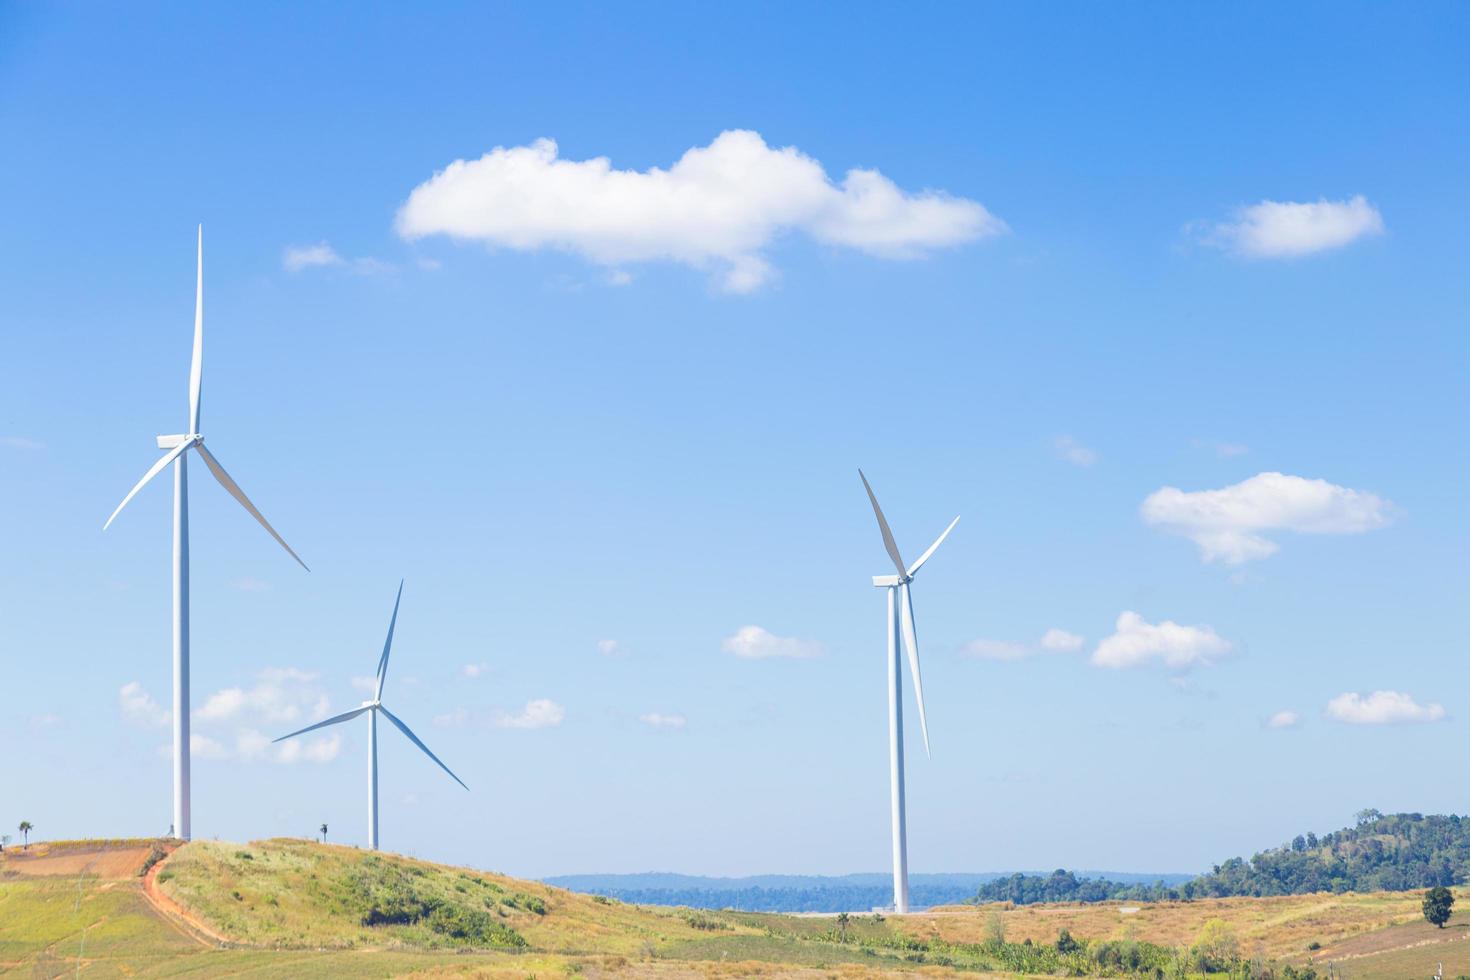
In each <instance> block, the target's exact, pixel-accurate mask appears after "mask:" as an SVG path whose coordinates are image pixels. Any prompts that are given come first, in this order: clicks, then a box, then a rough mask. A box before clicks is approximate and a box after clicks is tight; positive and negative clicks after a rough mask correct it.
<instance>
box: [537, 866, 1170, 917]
mask: <svg viewBox="0 0 1470 980" xmlns="http://www.w3.org/2000/svg"><path fill="white" fill-rule="evenodd" d="M1084 873H1085V874H1088V875H1091V876H1094V877H1106V878H1108V879H1109V880H1112V881H1122V882H1155V881H1159V880H1163V881H1164V882H1165V883H1166V884H1178V883H1181V882H1184V881H1187V880H1189V878H1190V875H1184V874H1166V875H1144V874H1137V873H1130V872H1106V871H1104V872H1084ZM1002 877H1004V874H1003V873H1002V872H996V871H988V872H976V873H970V874H960V873H956V874H911V875H909V896H910V901H911V904H912V905H913V906H914V907H915V908H929V907H932V906H935V905H955V904H958V903H961V902H964V901H968V900H969V899H971V898H972V897H973V896H974V895H975V893H976V890H977V889H979V888H981V887H983V886H984V885H986V884H987V883H988V882H991V881H994V880H996V879H999V878H1002ZM545 881H546V883H547V884H548V885H555V886H556V887H558V888H566V889H569V890H571V891H577V892H585V893H588V894H592V895H604V896H606V897H608V898H616V899H618V900H620V901H624V902H632V903H635V904H639V905H683V906H687V907H689V908H705V909H725V908H729V909H740V910H742V911H754V912H850V911H853V910H860V909H870V908H878V907H880V906H886V905H891V904H892V903H893V877H892V875H891V874H889V873H887V872H873V873H864V874H850V875H836V876H824V875H752V876H750V877H744V878H712V877H704V876H701V875H681V874H669V873H659V872H648V873H645V874H583V875H558V876H556V877H552V878H547V879H545Z"/></svg>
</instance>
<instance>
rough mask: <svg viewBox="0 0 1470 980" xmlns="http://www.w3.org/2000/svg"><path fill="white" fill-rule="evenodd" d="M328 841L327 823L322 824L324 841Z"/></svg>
mask: <svg viewBox="0 0 1470 980" xmlns="http://www.w3.org/2000/svg"><path fill="white" fill-rule="evenodd" d="M326 842H327V825H326V824H322V843H323V844H325V843H326Z"/></svg>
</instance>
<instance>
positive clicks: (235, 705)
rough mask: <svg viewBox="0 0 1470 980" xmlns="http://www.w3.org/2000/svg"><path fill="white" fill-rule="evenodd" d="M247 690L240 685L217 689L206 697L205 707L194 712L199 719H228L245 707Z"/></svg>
mask: <svg viewBox="0 0 1470 980" xmlns="http://www.w3.org/2000/svg"><path fill="white" fill-rule="evenodd" d="M246 700H247V699H246V697H245V692H244V691H242V690H241V689H240V688H238V687H227V688H225V689H224V690H222V691H215V692H214V693H213V694H211V695H210V696H209V697H208V698H207V699H205V702H204V707H202V708H199V709H197V710H196V711H195V712H194V717H195V719H196V720H199V721H226V720H228V719H230V718H233V717H235V715H238V714H239V713H240V711H241V710H242V709H243V708H244V707H245V703H246Z"/></svg>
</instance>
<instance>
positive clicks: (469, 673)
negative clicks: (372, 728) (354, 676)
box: [375, 663, 490, 689]
mask: <svg viewBox="0 0 1470 980" xmlns="http://www.w3.org/2000/svg"><path fill="white" fill-rule="evenodd" d="M489 672H490V665H489V664H487V663H478V664H465V665H464V666H463V667H461V668H459V676H461V677H480V676H482V675H484V674H488V673H489ZM375 689H376V688H375Z"/></svg>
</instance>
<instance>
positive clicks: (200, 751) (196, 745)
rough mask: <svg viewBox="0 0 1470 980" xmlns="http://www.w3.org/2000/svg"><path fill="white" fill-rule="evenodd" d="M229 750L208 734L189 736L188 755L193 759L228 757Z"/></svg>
mask: <svg viewBox="0 0 1470 980" xmlns="http://www.w3.org/2000/svg"><path fill="white" fill-rule="evenodd" d="M229 755H230V753H229V750H228V749H226V748H225V747H224V746H223V745H222V744H220V743H219V742H218V741H216V740H215V739H212V738H210V737H209V736H208V735H198V734H191V735H190V736H189V757H190V758H193V759H211V760H213V759H226V758H229Z"/></svg>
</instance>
